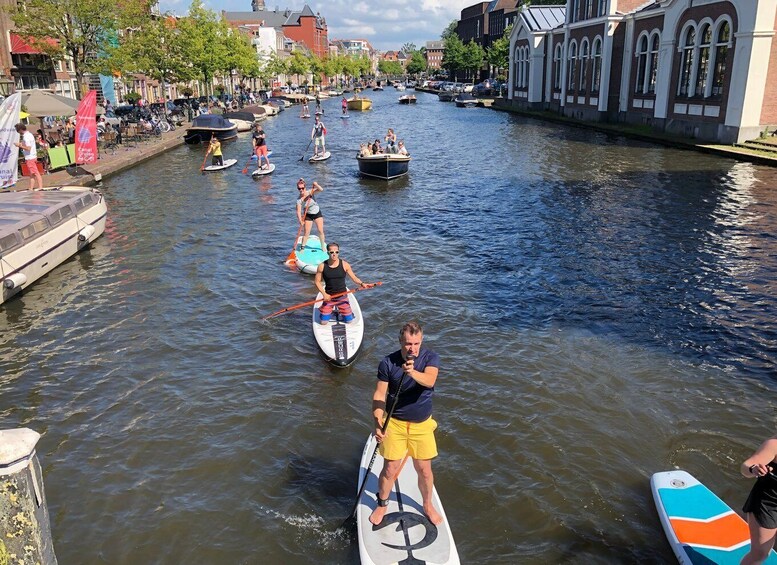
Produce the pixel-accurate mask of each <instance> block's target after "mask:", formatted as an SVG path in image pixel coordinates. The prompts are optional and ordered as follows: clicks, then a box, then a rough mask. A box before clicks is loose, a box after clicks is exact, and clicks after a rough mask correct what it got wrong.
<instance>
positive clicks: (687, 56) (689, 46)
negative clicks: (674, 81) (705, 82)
mask: <svg viewBox="0 0 777 565" xmlns="http://www.w3.org/2000/svg"><path fill="white" fill-rule="evenodd" d="M695 47H696V28H695V27H693V26H690V27H688V29H687V30H686V31H685V39H684V41H683V43H682V55H681V57H680V80H679V81H678V85H677V95H678V96H689V95H690V91H691V72H692V70H693V52H694V49H695Z"/></svg>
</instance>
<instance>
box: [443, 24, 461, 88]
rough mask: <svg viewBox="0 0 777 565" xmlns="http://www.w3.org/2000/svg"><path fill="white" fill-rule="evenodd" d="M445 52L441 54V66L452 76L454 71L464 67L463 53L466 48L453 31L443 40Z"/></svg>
mask: <svg viewBox="0 0 777 565" xmlns="http://www.w3.org/2000/svg"><path fill="white" fill-rule="evenodd" d="M444 43H445V52H444V53H443V56H442V67H443V68H444V69H445V70H447V71H448V74H449V75H450V76H451V77H453V75H454V74H456V71H459V70H461V69H463V68H464V53H465V51H466V48H465V47H464V44H463V43H462V42H461V39H459V36H458V35H456V34H455V33H454V34H453V35H450V36H448V38H447V39H445V41H444Z"/></svg>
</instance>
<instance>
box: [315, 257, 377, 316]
mask: <svg viewBox="0 0 777 565" xmlns="http://www.w3.org/2000/svg"><path fill="white" fill-rule="evenodd" d="M326 252H327V254H328V255H329V259H328V260H326V261H324V262H323V263H321V264H320V265H319V266H318V270H317V271H316V280H315V282H316V288H317V289H318V290H319V292H321V294H322V295H323V296H324V302H322V303H321V307H320V308H319V310H318V311H319V314H320V315H321V325H322V326H325V325H327V324H328V323H329V320H330V319H331V318H332V310H333V309H334V307H335V306H337V312H338V314H340V316H341V318H342V320H343V322H345V323H346V324H347V323H349V322H352V321H353V312H352V311H351V304H350V303H349V302H348V295H347V294H342V295H341V296H337V297H335V298H332V295H333V294H341V293H344V292H346V291H347V290H348V288H347V287H346V286H345V277H346V276H349V277H351V280H352V281H353V282H355V283H356V284H358V285H359V286H360V287H362V288H365V287H366V286H367V285H366V284H365V283H363V282H362V281H361V279H359V277H357V276H356V275H355V274H354V273H353V269H351V265H350V264H348V262H347V261H346V260H344V259H340V245H339V244H337V243H334V242H332V243H330V244H328V245H327V246H326Z"/></svg>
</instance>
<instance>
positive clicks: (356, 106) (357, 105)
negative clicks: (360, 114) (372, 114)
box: [347, 96, 372, 111]
mask: <svg viewBox="0 0 777 565" xmlns="http://www.w3.org/2000/svg"><path fill="white" fill-rule="evenodd" d="M347 103H348V109H349V110H359V111H364V110H369V109H370V108H372V100H370V99H369V98H360V97H358V96H354V97H353V98H349V99H348V102H347Z"/></svg>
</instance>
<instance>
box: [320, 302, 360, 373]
mask: <svg viewBox="0 0 777 565" xmlns="http://www.w3.org/2000/svg"><path fill="white" fill-rule="evenodd" d="M347 296H348V303H349V304H350V305H351V311H352V312H353V316H354V318H353V320H352V321H350V322H348V323H345V322H343V321H342V316H340V314H339V312H338V311H337V309H335V310H334V311H333V312H332V315H331V317H330V318H329V323H328V324H326V325H325V326H323V325H321V313H320V311H319V310H320V308H321V304H322V303H321V302H317V303H316V304H314V305H313V337H314V338H315V339H316V344H317V345H318V348H319V350H320V351H321V353H322V354H323V355H324V357H325V358H326V360H327V361H329V362H330V363H331V364H332V365H334V366H335V367H347V366H348V365H350V364H351V363H353V362H354V361H356V357H357V355H358V354H359V350H360V349H361V346H362V338H363V337H364V318H363V317H362V310H361V308H360V307H359V303H358V302H357V301H356V297H355V296H354V294H353V293H351V294H349V295H347ZM322 298H323V295H322V294H321V293H320V292H319V293H318V296H316V300H321V299H322Z"/></svg>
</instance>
